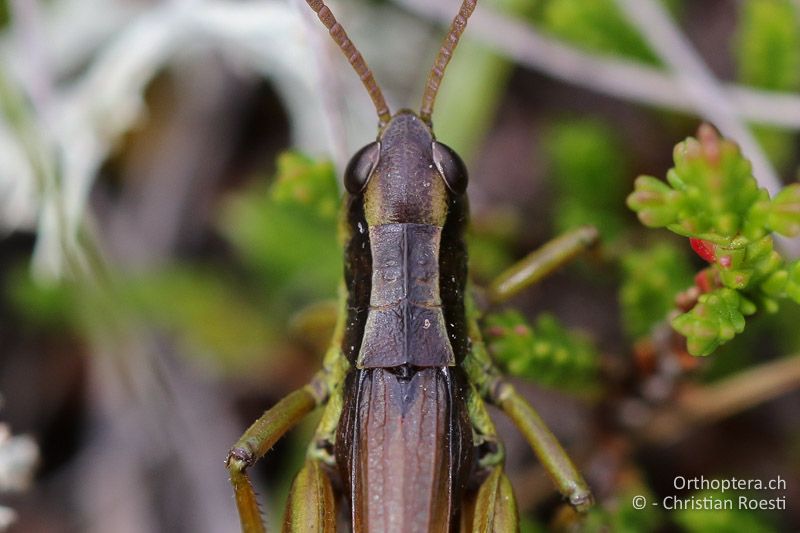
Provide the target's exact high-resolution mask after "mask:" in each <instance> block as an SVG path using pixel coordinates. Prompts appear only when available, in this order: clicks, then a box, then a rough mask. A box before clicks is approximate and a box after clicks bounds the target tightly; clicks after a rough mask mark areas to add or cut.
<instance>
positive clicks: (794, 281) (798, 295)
mask: <svg viewBox="0 0 800 533" xmlns="http://www.w3.org/2000/svg"><path fill="white" fill-rule="evenodd" d="M787 271H788V275H787V278H788V279H787V282H786V295H787V296H788V297H789V298H791V299H792V300H794V301H795V302H797V303H798V304H800V259H798V260H797V261H795V262H794V263H792V264H791V265H790V266H789V268H788V269H787Z"/></svg>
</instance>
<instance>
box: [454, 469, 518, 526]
mask: <svg viewBox="0 0 800 533" xmlns="http://www.w3.org/2000/svg"><path fill="white" fill-rule="evenodd" d="M464 507H465V509H464V511H463V513H464V514H463V518H464V520H463V521H462V526H461V531H462V532H463V533H469V532H471V533H515V532H517V531H519V513H518V512H517V500H516V498H515V497H514V489H513V488H512V487H511V482H510V481H509V479H508V476H506V474H505V472H503V466H502V465H497V466H495V467H493V468H492V470H491V471H490V473H489V475H488V477H487V478H486V479H485V480H483V482H482V483H481V485H480V487H479V488H478V490H477V491H476V492H475V493H474V494H473V495H472V496H471V497H470V498H469V499H468V501H466V502H465V506H464Z"/></svg>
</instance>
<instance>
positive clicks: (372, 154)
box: [344, 110, 467, 226]
mask: <svg viewBox="0 0 800 533" xmlns="http://www.w3.org/2000/svg"><path fill="white" fill-rule="evenodd" d="M344 183H345V187H346V188H347V190H348V192H350V194H363V195H364V210H365V214H366V217H367V223H368V224H369V225H370V226H378V225H381V224H392V223H403V222H405V223H414V224H432V225H435V226H444V221H445V218H446V216H447V205H448V203H449V199H450V197H451V195H462V194H464V193H465V191H466V188H467V171H466V168H465V167H464V163H463V162H462V161H461V158H460V157H458V155H457V154H456V153H455V152H454V151H453V150H451V149H450V148H449V147H447V146H446V145H444V144H442V143H440V142H438V141H436V140H435V138H434V136H433V132H432V131H431V128H430V126H428V125H427V124H426V123H425V122H424V121H423V120H422V119H421V118H420V117H419V116H418V115H417V114H416V113H414V112H413V111H409V110H401V111H399V112H398V113H396V114H395V115H394V116H393V117H392V118H391V120H390V121H389V122H388V123H387V124H386V126H384V127H383V129H381V131H380V135H379V137H378V140H377V141H375V142H373V143H370V144H368V145H367V146H365V147H364V148H362V149H361V150H359V151H358V152H357V153H356V155H355V156H353V158H352V159H351V160H350V163H349V164H348V165H347V170H346V171H345V176H344Z"/></svg>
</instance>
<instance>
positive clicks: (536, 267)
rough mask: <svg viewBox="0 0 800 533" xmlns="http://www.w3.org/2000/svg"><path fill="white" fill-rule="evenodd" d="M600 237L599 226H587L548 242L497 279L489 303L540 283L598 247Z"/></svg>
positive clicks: (502, 300)
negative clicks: (595, 246) (586, 251)
mask: <svg viewBox="0 0 800 533" xmlns="http://www.w3.org/2000/svg"><path fill="white" fill-rule="evenodd" d="M599 236H600V234H599V233H598V232H597V229H596V228H595V227H593V226H584V227H581V228H578V229H576V230H572V231H570V232H569V233H565V234H564V235H560V236H558V237H556V238H555V239H553V240H551V241H548V242H547V243H545V244H544V245H543V246H542V247H541V248H538V249H536V250H534V251H533V252H531V253H530V254H528V255H527V256H526V257H525V258H523V259H521V260H520V261H518V262H517V263H515V264H514V265H512V266H511V267H509V268H508V269H506V270H505V272H503V273H502V274H500V275H499V276H497V279H495V281H494V282H492V284H491V285H490V286H489V289H488V291H487V296H488V297H489V302H490V303H491V304H493V305H495V304H499V303H502V302H504V301H506V300H508V299H509V298H511V297H512V296H514V295H515V294H517V293H519V292H520V291H522V290H524V289H526V288H527V287H530V286H531V285H533V284H534V283H537V282H538V281H540V280H542V279H543V278H545V277H547V276H548V275H550V274H551V273H553V271H555V270H556V269H558V268H560V267H562V266H564V265H565V264H567V263H568V262H570V261H572V260H573V259H574V258H575V257H576V256H577V255H578V254H580V253H582V252H584V251H585V250H587V249H588V248H590V247H591V246H594V244H596V243H597V241H598V239H599Z"/></svg>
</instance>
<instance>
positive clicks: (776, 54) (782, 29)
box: [736, 0, 800, 91]
mask: <svg viewBox="0 0 800 533" xmlns="http://www.w3.org/2000/svg"><path fill="white" fill-rule="evenodd" d="M739 5H740V6H741V11H740V15H739V24H738V31H737V33H738V35H737V38H736V59H737V63H738V67H739V78H740V79H741V80H742V81H744V82H745V83H747V84H750V85H754V86H756V87H761V88H763V89H772V90H775V91H794V90H797V89H798V88H800V26H798V16H797V8H796V6H794V5H793V2H792V1H791V0H747V1H745V2H741V3H740V4H739Z"/></svg>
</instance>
